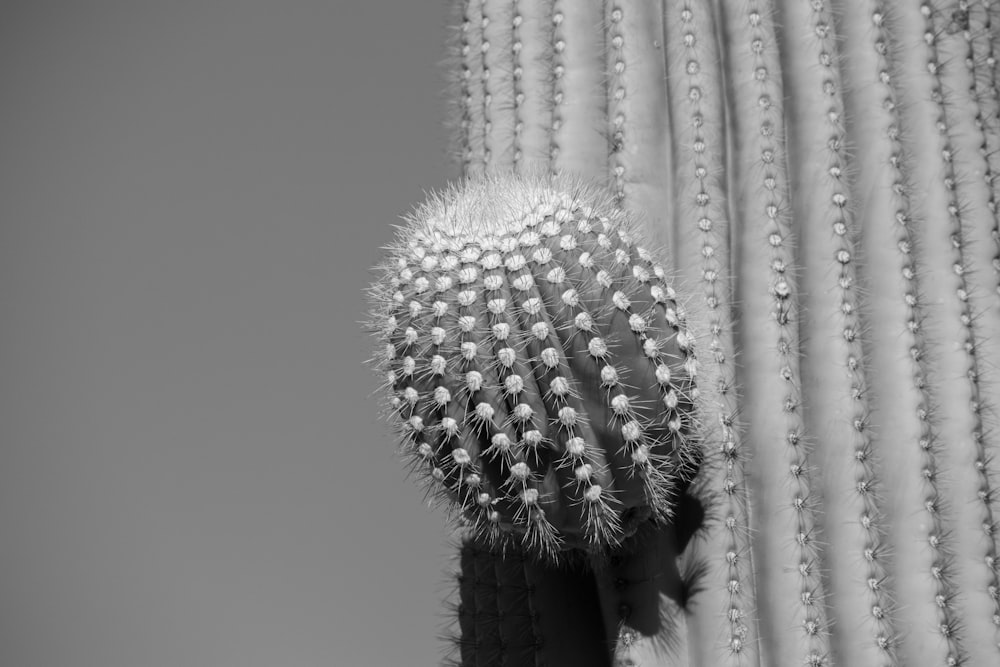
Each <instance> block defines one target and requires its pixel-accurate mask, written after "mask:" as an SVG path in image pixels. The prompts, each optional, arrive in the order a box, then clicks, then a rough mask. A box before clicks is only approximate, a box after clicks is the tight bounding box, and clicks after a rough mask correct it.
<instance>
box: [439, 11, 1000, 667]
mask: <svg viewBox="0 0 1000 667" xmlns="http://www.w3.org/2000/svg"><path fill="white" fill-rule="evenodd" d="M453 7H454V10H455V11H454V15H453V21H454V25H455V31H454V35H455V38H454V41H453V53H454V57H453V59H452V61H451V66H450V68H451V71H452V72H453V74H454V85H453V91H454V92H453V95H452V98H453V100H454V104H453V113H452V124H453V126H454V127H455V132H454V136H455V140H454V147H453V148H454V152H455V155H456V160H457V162H458V164H459V166H460V168H461V171H462V174H463V176H466V177H468V179H469V181H470V182H472V183H476V182H480V181H482V180H484V179H485V181H488V182H492V183H507V182H511V183H513V182H517V179H518V178H524V177H525V175H526V174H537V173H539V172H544V173H548V174H552V175H555V176H554V178H555V182H563V181H562V180H561V179H565V178H571V179H576V181H575V182H588V183H594V184H596V185H595V187H603V188H608V189H609V190H610V191H611V193H612V198H613V202H612V204H611V205H610V208H609V209H607V210H615V211H618V210H621V213H620V214H616V215H620V216H622V217H624V218H629V219H635V220H637V221H638V224H640V225H641V226H642V228H643V230H644V232H645V234H646V236H648V237H649V238H651V239H652V240H653V242H654V243H655V244H656V245H657V246H659V247H662V248H663V250H662V254H661V258H660V260H659V261H660V262H661V263H662V264H663V265H664V266H668V267H674V268H673V269H672V271H673V272H674V275H675V280H674V281H673V283H672V284H673V288H674V289H675V291H676V293H677V296H676V297H675V298H674V300H675V301H679V302H680V303H683V304H684V306H685V308H686V311H687V322H688V325H689V326H690V330H691V335H692V336H693V338H694V339H695V340H696V341H697V343H696V345H695V347H696V348H697V349H698V350H699V351H700V354H699V358H698V366H697V369H698V374H697V387H696V388H695V387H684V393H685V394H686V395H687V396H688V397H689V398H691V399H692V400H691V401H690V402H689V403H688V404H687V405H685V407H686V408H688V409H690V410H691V413H690V415H689V416H690V418H691V421H690V428H691V429H693V430H692V431H691V432H690V433H687V434H685V438H686V439H685V442H690V443H692V447H694V446H697V447H699V448H700V450H699V452H698V453H695V452H693V451H686V453H685V454H684V456H683V457H677V456H676V454H678V453H680V452H681V451H685V447H684V446H682V443H674V445H673V447H674V449H670V448H669V447H667V448H666V449H665V450H664V452H666V451H667V450H669V451H670V456H672V457H674V458H673V459H671V465H670V466H667V467H665V468H663V469H662V475H660V476H659V478H658V483H660V482H662V483H664V484H666V487H665V488H672V489H673V490H672V491H670V492H668V493H667V494H665V495H662V496H659V497H658V496H657V494H656V493H654V492H652V491H651V490H650V487H646V488H645V490H644V493H643V494H642V495H641V498H642V500H641V501H639V502H636V501H634V500H632V501H629V502H630V503H631V504H630V505H629V507H639V506H641V505H643V504H645V506H647V507H650V508H651V510H653V511H652V512H651V513H652V515H653V516H652V523H650V522H643V523H642V524H641V525H637V526H634V527H632V528H630V529H628V530H624V529H623V530H622V531H621V532H620V533H616V534H614V535H612V536H611V537H610V538H609V539H602V540H597V539H595V538H594V537H593V531H592V532H591V533H588V532H587V530H586V529H584V530H583V531H582V533H581V532H580V530H579V528H578V527H575V526H573V525H572V522H569V523H567V520H566V519H561V521H562V523H561V524H560V525H558V526H556V527H555V528H556V530H555V531H554V534H558V535H559V536H560V537H562V539H558V538H557V539H556V540H555V544H554V545H550V549H556V550H560V549H561V550H562V553H564V554H569V553H571V552H574V553H575V552H577V551H579V550H580V547H583V548H584V550H585V551H586V552H587V553H588V554H589V556H588V557H589V558H590V562H591V566H590V576H592V577H593V579H594V581H595V582H596V587H597V590H598V591H599V593H600V595H599V603H598V604H599V605H600V607H601V610H602V614H603V618H604V624H605V627H606V633H607V636H608V637H610V639H611V640H612V644H613V646H612V647H611V648H608V649H607V650H606V655H607V657H608V660H609V661H611V660H612V659H613V660H614V661H615V662H616V663H618V664H623V665H625V664H632V665H664V664H691V665H713V666H714V665H768V666H770V665H778V666H782V665H802V664H805V665H880V666H881V665H930V666H937V665H941V666H944V665H994V664H998V663H1000V579H998V573H997V571H998V567H1000V563H998V561H997V521H998V520H1000V506H998V502H1000V496H998V484H1000V480H998V479H997V472H998V467H1000V463H998V461H997V453H998V451H1000V428H998V426H1000V425H998V419H997V418H998V410H1000V376H998V373H1000V258H998V255H1000V218H998V215H997V201H996V200H997V189H998V182H1000V181H998V175H1000V164H998V161H1000V85H998V79H997V51H998V49H1000V2H998V1H997V0H975V1H967V0H900V1H899V2H896V1H895V0H893V1H892V2H889V1H888V0H854V1H852V2H848V0H663V1H661V2H655V1H644V2H626V1H624V0H573V1H572V2H570V0H540V1H537V2H536V1H534V0H532V1H531V2H529V1H528V0H455V2H453ZM512 174H513V175H512ZM515 175H516V176H515ZM471 187H473V188H474V187H475V186H471ZM510 206H513V205H510ZM515 208H516V207H515ZM602 306H603V307H606V303H605V302H602ZM672 354H678V352H676V351H675V352H672ZM628 356H629V355H628V354H627V353H626V352H625V351H624V350H622V351H621V352H620V353H619V356H618V357H617V358H616V361H615V363H616V364H621V365H623V366H627V365H629V364H635V363H636V360H641V357H640V356H637V357H636V360H633V361H628V360H626V358H625V357H628ZM633 367H634V366H633ZM647 386H652V385H651V384H650V385H647ZM582 391H583V388H582V387H580V388H579V389H578V392H582ZM649 398H652V396H650V397H649ZM650 418H651V419H653V420H654V421H655V420H657V419H658V417H655V416H651V417H650ZM594 421H595V420H594V419H593V418H592V419H591V423H593V422H594ZM597 421H598V422H599V423H601V422H600V420H597ZM681 458H683V459H684V460H686V461H689V462H692V463H694V464H696V465H697V467H698V470H697V475H696V476H695V477H694V478H693V479H692V480H690V483H689V479H688V478H689V475H687V474H686V473H685V474H679V473H677V472H676V470H675V468H676V469H679V470H683V467H682V466H680V467H679V466H678V465H677V464H678V462H679V461H680V460H681ZM612 467H614V466H612ZM678 481H680V484H677V482H678ZM446 482H447V479H446ZM445 486H447V484H445ZM456 492H459V496H458V497H459V501H460V502H461V493H460V490H459V489H456V488H452V494H453V495H454V494H455V493H456ZM630 497H631V496H630ZM664 501H665V502H664ZM702 508H704V515H701V514H700V512H701V510H702ZM549 514H551V513H549ZM616 516H617V517H618V519H619V521H621V517H622V516H624V513H623V514H619V515H616ZM632 531H634V532H636V535H635V536H634V537H632V538H628V536H627V533H629V532H632ZM507 532H511V533H512V534H518V533H517V531H516V530H513V531H507ZM563 533H566V535H572V536H574V537H567V536H564V535H563ZM578 534H580V535H583V539H580V538H576V537H575V536H576V535H578ZM482 536H483V535H482V533H481V537H482ZM499 541H501V542H502V541H503V540H502V539H501V540H499ZM537 546H538V545H537V544H533V543H532V541H531V540H523V539H520V540H517V548H518V549H527V553H528V554H529V555H535V556H538V555H541V554H539V553H536V552H537V551H538V549H537ZM598 547H599V548H598ZM512 548H513V547H512ZM490 553H492V554H493V556H492V557H493V558H496V559H498V561H502V560H503V559H504V558H510V557H513V556H512V555H511V553H506V554H505V553H504V552H503V551H502V550H501V551H491V552H490ZM567 557H568V556H567ZM539 613H541V614H544V613H545V608H544V606H540V607H539ZM577 639H578V640H579V641H590V642H593V651H594V652H598V651H605V649H606V646H607V641H608V640H607V638H606V637H599V638H597V637H587V636H583V635H582V634H581V635H578V636H577ZM534 659H535V660H536V663H537V661H538V660H540V659H541V657H540V654H538V655H535V656H534ZM536 663H532V662H523V663H515V662H512V661H509V660H508V661H507V662H505V663H499V664H510V665H517V664H536ZM549 663H552V660H549ZM463 664H476V663H475V662H467V663H463ZM555 664H558V663H555Z"/></svg>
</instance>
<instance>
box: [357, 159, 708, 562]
mask: <svg viewBox="0 0 1000 667" xmlns="http://www.w3.org/2000/svg"><path fill="white" fill-rule="evenodd" d="M637 236H638V235H637V234H636V232H635V230H634V229H633V225H632V223H631V222H630V220H629V217H628V215H627V214H626V213H625V212H624V211H623V210H622V209H621V208H619V207H618V206H617V205H616V204H615V199H614V197H613V196H612V195H610V194H609V193H606V192H603V191H599V190H596V189H590V188H587V187H582V186H580V185H579V184H575V183H572V182H570V181H568V180H564V179H562V178H559V177H553V178H547V177H538V178H534V179H533V178H527V177H519V176H511V175H506V176H502V177H500V176H498V177H493V178H484V179H482V180H477V181H471V182H468V183H466V184H464V185H462V186H461V187H455V188H453V189H451V190H449V191H447V192H444V193H440V194H437V195H435V196H433V197H432V198H431V199H430V201H428V202H427V203H425V204H424V205H422V206H421V207H419V208H418V209H416V210H415V211H414V212H413V213H412V214H411V215H410V216H409V217H408V218H407V221H406V224H405V225H404V226H403V227H402V228H401V229H400V232H399V236H398V238H397V242H396V243H395V244H394V246H393V247H392V248H391V249H390V251H389V256H388V257H387V259H386V262H385V264H384V265H383V267H382V275H381V277H380V279H379V281H378V282H376V284H375V285H374V287H373V289H372V290H371V294H372V306H373V308H372V313H371V316H372V330H373V333H374V334H375V335H376V336H377V337H378V339H379V341H378V347H377V350H378V354H377V355H376V359H377V361H376V363H377V364H378V370H379V372H380V373H381V374H382V376H383V377H385V378H386V382H387V384H388V388H389V397H388V400H389V401H390V403H391V404H393V405H395V406H396V407H395V409H393V410H392V412H391V415H392V416H391V419H392V420H394V422H395V423H397V424H398V426H399V431H400V433H401V436H402V439H403V447H402V448H401V451H402V452H403V453H404V454H405V455H407V456H410V457H411V459H412V467H413V469H414V471H416V472H417V474H418V475H419V476H420V477H421V478H422V479H423V480H426V483H427V484H429V485H430V488H431V490H432V491H433V492H434V493H436V494H438V495H439V496H440V497H442V498H445V499H447V500H448V501H449V502H450V503H452V504H453V505H454V506H455V507H456V508H457V509H458V510H459V511H460V513H461V514H462V516H463V517H464V519H465V520H466V522H467V523H468V525H470V526H472V527H474V528H476V529H477V530H478V531H479V534H480V535H481V536H483V537H486V538H488V539H492V540H499V541H505V540H516V541H518V542H521V543H522V544H524V545H525V546H527V547H529V548H532V549H533V550H534V551H535V553H537V554H540V555H544V556H550V557H551V556H556V555H558V553H560V551H561V550H564V549H570V548H585V549H592V550H599V549H604V548H606V547H609V546H614V545H615V544H617V543H619V542H621V541H622V540H623V539H625V538H626V537H628V536H629V535H630V534H632V533H633V532H635V530H636V529H637V527H638V524H639V523H640V522H641V521H644V520H645V518H646V517H649V516H653V517H660V518H662V517H666V516H669V515H670V513H671V509H672V505H673V495H672V494H673V493H675V492H676V489H677V488H678V484H677V483H676V482H677V481H678V477H679V476H680V475H682V474H684V475H690V474H691V470H690V466H689V465H686V464H685V462H688V461H690V460H692V459H697V457H693V456H692V455H691V454H692V453H691V452H690V451H684V450H685V448H690V447H694V446H696V444H695V443H696V441H697V439H696V438H694V437H693V436H694V435H695V429H696V425H697V415H696V414H695V401H694V398H695V396H696V388H695V386H694V378H693V375H694V372H695V370H696V366H695V361H694V357H693V355H694V349H695V345H694V337H693V336H692V334H691V332H689V331H687V330H686V329H685V328H684V327H685V325H684V319H683V316H682V315H681V314H680V313H683V308H682V307H681V306H680V305H679V304H678V303H677V301H676V297H677V295H676V293H675V291H674V290H673V288H672V287H671V286H670V285H669V284H668V282H667V276H668V275H669V271H665V270H664V269H663V268H662V266H661V265H662V264H663V262H662V260H661V259H658V258H657V257H656V256H655V254H654V253H652V252H650V251H648V250H646V249H644V248H642V247H639V246H637V245H635V244H636V242H637V241H636V240H635V239H636V237H637Z"/></svg>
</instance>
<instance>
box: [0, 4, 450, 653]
mask: <svg viewBox="0 0 1000 667" xmlns="http://www.w3.org/2000/svg"><path fill="white" fill-rule="evenodd" d="M444 23H445V8H444V2H443V1H442V0H436V1H434V2H409V1H407V2H402V1H400V2H377V3H376V2H351V3H346V2H336V1H330V0H313V1H308V0H280V2H279V1H278V0H271V1H265V0H239V1H237V0H200V1H193V0H187V1H180V0H178V1H175V2H156V1H152V0H120V1H117V2H115V1H112V0H89V1H88V2H70V1H67V0H64V1H62V2H50V1H46V0H22V1H20V2H15V1H12V0H8V1H7V2H4V3H3V4H2V6H0V91H2V98H3V103H2V104H0V322H2V324H0V373H2V374H0V378H2V379H0V535H2V536H3V539H2V542H0V664H3V665H17V666H18V667H62V666H66V667H202V666H204V667H228V666H232V667H275V666H278V665H280V666H281V667H320V666H322V667H330V666H333V665H361V664H364V665H372V666H375V667H381V666H383V665H385V666H393V665H404V664H405V665H433V664H436V662H437V660H438V657H439V653H440V648H441V645H440V643H439V642H438V641H437V639H436V638H435V635H436V634H437V632H438V630H439V628H440V625H441V621H442V619H441V613H442V605H441V599H442V597H443V596H444V594H445V591H446V589H447V586H446V585H444V584H443V582H444V571H445V568H446V565H447V562H446V561H447V558H446V554H448V553H449V551H450V550H449V549H448V547H447V545H446V544H445V538H446V532H445V530H444V525H443V522H442V520H441V519H442V517H441V515H440V513H438V512H432V511H430V510H428V509H427V508H426V507H425V506H423V505H422V504H421V494H420V492H419V491H418V490H417V488H416V486H415V485H414V484H413V483H411V482H410V481H408V480H407V479H406V478H405V475H404V473H403V469H402V466H401V465H400V464H399V462H398V461H396V460H395V458H394V453H393V452H394V443H393V442H392V441H391V439H390V434H389V431H388V429H387V428H386V427H385V426H384V425H383V424H381V423H380V422H379V421H378V420H377V417H376V403H375V402H374V401H372V400H369V399H368V398H367V396H368V394H369V393H370V392H372V391H373V389H374V387H375V384H376V382H375V380H374V378H373V377H372V376H371V374H370V372H369V370H368V369H367V368H365V367H363V366H362V363H361V362H362V360H363V359H365V358H367V357H368V353H369V341H368V340H367V339H366V337H365V336H364V335H363V334H362V333H361V332H360V327H359V326H358V324H357V322H358V321H359V320H361V319H363V317H364V309H365V304H364V300H363V295H362V289H363V288H364V287H365V286H366V284H367V283H368V282H369V280H370V274H369V272H368V267H369V266H371V265H372V264H374V263H375V262H376V261H377V260H378V259H379V256H380V250H379V246H380V245H382V244H384V243H386V242H388V241H389V239H390V237H391V229H390V224H392V223H394V222H396V218H397V216H398V215H399V214H400V213H403V212H404V211H405V210H406V209H408V208H409V207H410V206H411V205H412V204H415V203H417V202H418V201H419V200H420V199H421V198H422V197H423V194H422V192H423V190H424V189H432V188H437V187H440V186H442V185H443V184H444V183H445V181H446V179H448V178H451V177H453V176H454V171H453V170H452V167H451V166H450V163H449V161H448V159H447V157H446V155H445V148H446V132H445V131H444V130H443V129H442V118H441V117H442V114H443V109H444V103H443V101H442V98H443V96H442V89H443V82H442V81H443V79H442V76H441V73H440V68H439V65H438V63H439V61H440V60H441V58H442V56H443V53H444V50H443V46H442V44H443V41H444V36H445V31H444V28H443V26H444Z"/></svg>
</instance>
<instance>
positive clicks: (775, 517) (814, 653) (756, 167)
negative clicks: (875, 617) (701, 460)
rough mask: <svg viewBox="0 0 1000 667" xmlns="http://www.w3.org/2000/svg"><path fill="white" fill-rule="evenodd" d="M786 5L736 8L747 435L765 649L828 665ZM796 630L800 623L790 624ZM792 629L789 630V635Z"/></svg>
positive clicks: (780, 658)
mask: <svg viewBox="0 0 1000 667" xmlns="http://www.w3.org/2000/svg"><path fill="white" fill-rule="evenodd" d="M774 12H775V7H774V5H773V4H772V3H770V2H747V3H745V6H744V7H742V8H740V9H737V8H735V7H733V6H730V5H727V6H726V11H725V12H724V21H725V34H726V36H727V38H728V41H729V43H730V44H731V45H732V48H731V49H730V51H729V54H728V59H727V61H726V66H727V68H728V70H729V71H730V72H731V74H732V76H731V95H732V108H733V118H732V123H733V127H734V130H735V140H734V149H735V154H734V165H733V170H732V176H733V178H734V179H735V182H736V183H738V186H737V189H736V190H735V191H734V192H733V193H732V196H733V197H734V204H735V209H736V211H734V213H735V214H736V215H735V216H734V218H735V220H736V221H737V225H738V232H737V238H738V239H739V241H738V244H737V258H736V262H737V266H738V270H739V271H740V278H741V280H739V281H738V282H737V284H736V298H737V299H738V300H739V301H740V302H741V303H742V304H743V322H742V327H741V329H740V330H739V333H740V334H742V335H741V336H739V338H738V344H739V345H740V347H741V348H742V349H743V351H744V356H743V374H742V378H741V384H742V385H743V387H744V392H743V395H744V406H745V415H746V432H747V438H748V439H749V440H750V441H751V442H753V443H754V444H755V446H756V451H757V455H756V459H755V461H754V464H755V465H754V468H753V474H755V476H756V477H757V478H758V479H759V480H760V484H759V487H758V489H757V493H756V494H754V495H752V496H751V503H752V504H756V508H755V511H756V512H758V513H759V514H760V515H761V516H766V517H768V518H769V523H768V529H767V530H766V531H762V532H761V533H760V534H759V539H758V546H757V551H758V554H757V556H756V567H757V582H758V592H757V605H758V609H759V610H760V624H761V641H762V645H761V653H762V658H763V659H764V661H765V662H767V663H768V664H783V663H784V661H788V662H789V663H792V662H795V663H797V664H807V665H820V664H823V663H824V662H825V660H826V659H827V656H828V654H829V651H830V648H829V636H828V633H829V628H828V627H827V622H826V618H825V615H826V613H825V609H824V605H823V602H822V601H823V600H824V595H825V593H824V586H823V582H822V581H821V579H820V570H821V567H822V566H821V563H820V560H819V557H820V556H819V551H818V545H817V542H816V537H817V532H816V531H817V529H818V527H819V526H818V520H817V517H816V509H817V508H816V502H817V500H818V494H816V491H817V489H816V483H815V481H814V479H813V478H814V477H815V475H816V471H815V470H814V469H813V468H812V465H811V463H812V462H811V460H810V457H809V449H810V445H811V443H810V442H809V440H808V439H807V438H806V437H805V433H804V424H803V422H802V412H801V408H802V396H801V393H800V392H801V384H802V383H801V379H800V376H799V368H798V366H799V356H800V349H799V341H798V326H799V308H798V299H799V292H798V289H797V285H796V276H795V275H794V270H795V267H796V261H795V257H794V254H793V252H792V249H793V247H794V243H795V239H794V238H793V236H792V233H791V227H790V225H791V220H790V216H789V203H790V202H789V189H788V188H789V183H788V173H787V166H786V156H785V146H784V145H783V139H784V138H783V136H782V135H783V128H784V115H783V114H784V110H783V105H784V100H785V95H784V91H783V88H782V81H781V64H780V62H779V59H778V53H779V50H778V43H777V37H776V35H775V32H774V20H775V17H774ZM790 628H795V631H788V629H790ZM782 630H783V631H782Z"/></svg>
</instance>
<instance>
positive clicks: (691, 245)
mask: <svg viewBox="0 0 1000 667" xmlns="http://www.w3.org/2000/svg"><path fill="white" fill-rule="evenodd" d="M715 21H716V19H715V16H714V15H713V12H712V11H710V10H708V9H707V8H705V7H703V6H699V4H698V3H694V2H683V3H677V4H668V5H667V7H666V14H665V16H664V25H665V30H666V33H665V42H666V45H665V50H666V56H667V63H668V77H667V80H668V82H669V83H670V84H671V86H672V87H671V89H670V93H669V94H670V99H672V100H676V113H674V114H673V116H672V121H673V122H672V137H673V143H674V145H675V147H676V148H675V152H676V167H675V169H674V175H675V179H676V186H675V189H676V196H675V204H676V205H675V211H676V219H677V220H678V221H682V222H679V223H678V227H680V228H679V229H677V230H669V229H667V228H664V229H661V230H660V237H663V236H668V235H672V236H674V237H675V238H676V241H677V258H678V268H679V273H680V279H681V280H683V281H684V282H685V283H687V284H689V285H690V286H691V289H694V288H695V286H698V287H699V288H700V290H701V294H702V297H701V299H700V303H699V300H698V299H692V311H693V312H695V313H699V314H698V315H697V317H698V319H699V321H701V322H703V325H702V327H703V329H704V330H703V332H702V335H703V336H705V338H706V340H707V343H706V344H705V345H703V349H707V352H703V353H702V355H701V357H700V358H701V378H702V381H701V384H700V388H701V391H702V395H703V396H704V403H703V406H702V410H703V418H702V419H703V423H704V425H705V428H706V436H705V440H706V443H707V444H709V445H710V447H709V448H708V449H709V451H706V461H705V463H704V465H703V468H702V469H703V474H702V475H701V479H700V480H699V481H698V484H699V488H700V489H701V492H702V493H704V494H705V495H708V496H710V497H713V498H714V499H715V502H714V503H711V505H712V506H714V508H715V509H714V512H712V514H713V516H710V517H709V522H710V525H714V526H716V529H714V530H705V531H703V532H701V533H700V534H699V535H698V537H697V538H696V540H695V542H694V543H693V545H692V547H691V548H690V550H691V552H692V559H693V560H695V561H700V562H702V563H704V564H705V567H706V568H708V572H706V574H705V576H704V581H705V583H704V586H703V590H702V592H701V593H700V595H699V596H697V598H696V599H695V600H694V601H693V602H692V606H691V607H690V608H689V619H688V629H689V632H690V633H691V634H692V639H691V641H690V642H689V645H690V648H691V651H692V659H693V660H694V661H695V662H696V663H697V664H706V665H736V664H756V663H757V644H758V641H757V629H756V626H757V623H756V612H755V608H756V605H755V603H754V587H755V584H754V581H753V577H752V575H751V551H750V530H749V529H750V519H749V515H748V511H747V510H748V504H747V497H746V492H747V487H746V453H745V451H744V449H743V442H742V433H741V431H740V428H739V424H738V411H739V407H738V404H737V395H736V389H735V384H736V368H735V360H736V354H735V347H734V344H733V327H732V314H731V312H732V310H731V309H732V306H733V304H732V299H731V296H730V290H731V289H732V282H731V281H732V266H731V262H730V256H731V252H730V251H731V247H730V229H729V212H728V205H727V198H728V193H727V181H726V177H725V170H726V159H727V158H726V136H727V129H726V117H725V116H726V112H725V91H724V80H723V73H722V72H723V63H722V60H721V52H720V49H719V45H718V40H717V39H715V35H716V25H715ZM713 450H714V451H713Z"/></svg>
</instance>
